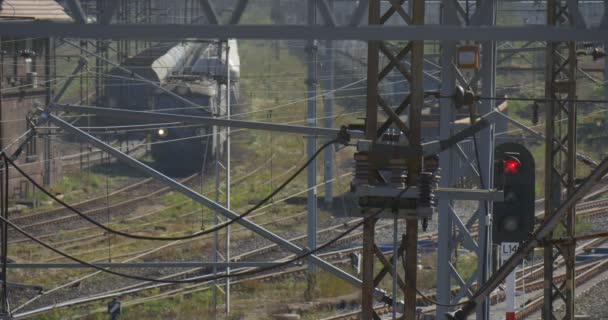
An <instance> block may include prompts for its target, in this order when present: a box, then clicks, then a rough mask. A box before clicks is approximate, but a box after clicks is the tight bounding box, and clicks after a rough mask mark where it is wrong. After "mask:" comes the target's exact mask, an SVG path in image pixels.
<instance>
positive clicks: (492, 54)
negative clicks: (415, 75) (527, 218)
mask: <svg viewBox="0 0 608 320" xmlns="http://www.w3.org/2000/svg"><path fill="white" fill-rule="evenodd" d="M466 12H467V10H465V9H464V8H462V7H461V6H460V3H459V2H457V1H453V0H445V1H443V12H442V13H441V14H442V17H443V23H444V24H446V25H449V26H462V25H463V24H464V23H470V24H471V25H485V26H493V25H494V24H495V19H496V1H495V0H490V1H483V2H481V4H480V5H479V6H477V7H476V10H475V11H474V13H472V15H471V16H468V15H467V14H466ZM457 44H458V43H457V42H454V41H444V42H442V55H441V63H442V72H441V77H442V79H441V80H442V85H441V93H442V95H443V96H450V95H453V94H454V86H455V83H456V82H458V83H459V84H460V85H461V86H463V87H465V88H468V89H470V90H473V91H476V92H477V90H478V89H479V88H480V87H481V93H482V95H483V96H495V75H496V64H497V63H496V43H495V42H494V41H484V42H481V69H480V70H478V71H476V72H475V73H474V75H473V76H472V78H471V79H470V80H469V81H467V79H465V78H464V77H463V75H462V73H461V71H460V70H458V68H457V67H456V46H457ZM494 103H495V102H494V101H483V102H482V103H479V104H478V105H477V106H476V107H477V108H478V109H479V113H482V114H485V113H487V112H490V111H491V110H494V107H495V106H494V105H493V104H494ZM440 106H441V111H440V112H441V113H440V136H441V138H444V137H449V136H451V135H452V134H453V132H452V127H451V124H452V122H453V121H454V120H455V119H454V109H455V108H454V104H453V102H452V101H450V100H445V99H444V100H442V101H440ZM493 144H494V129H493V127H490V128H487V129H485V130H483V131H482V132H481V133H480V135H479V141H478V143H477V144H476V146H475V148H479V150H477V152H478V156H479V159H478V161H479V168H478V167H477V165H476V163H475V161H474V160H473V161H472V162H471V163H470V164H469V165H471V166H472V167H473V168H474V169H475V170H474V171H475V172H477V171H479V170H481V172H477V173H478V174H479V175H480V181H483V186H480V187H481V188H488V189H489V188H491V187H492V186H493V183H492V172H493V150H494V148H493ZM460 156H461V155H459V154H458V153H457V150H449V151H447V152H443V153H442V154H441V155H440V167H441V168H443V170H442V174H441V175H442V180H441V184H440V185H441V187H451V186H453V185H454V184H455V183H456V182H457V181H456V179H455V178H456V175H455V174H454V172H456V171H458V168H456V167H455V165H454V162H456V161H455V160H456V159H458V157H460ZM474 157H475V156H474ZM491 204H492V202H489V201H480V202H479V207H478V210H477V212H475V213H474V214H473V215H472V216H471V217H470V218H468V219H467V220H462V218H461V217H459V216H458V215H457V213H456V212H455V210H454V208H453V203H452V199H440V202H439V215H438V228H439V229H438V233H439V239H438V254H437V298H438V301H439V302H440V303H441V304H444V305H450V304H455V303H457V302H458V301H460V300H461V299H462V298H463V297H470V296H471V294H472V293H471V291H470V290H471V289H470V288H471V286H472V285H473V283H474V282H477V283H478V284H482V283H485V281H486V280H487V279H488V277H489V274H490V272H491V268H490V267H491V261H492V259H491V252H492V250H491V249H492V247H491V236H490V230H491V224H490V222H491V220H490V217H491V210H492V206H491ZM475 224H477V225H478V226H479V228H478V236H477V238H475V237H474V236H473V235H472V234H471V232H470V231H469V229H470V228H471V227H472V226H473V225H475ZM457 243H462V244H463V246H464V248H466V249H468V250H470V251H472V252H474V253H475V254H476V256H477V265H478V268H477V270H476V272H475V273H474V274H472V275H471V276H470V277H469V278H468V279H464V278H463V277H462V276H461V275H460V274H459V273H458V271H457V269H456V266H455V262H456V261H455V251H456V250H457V246H456V244H457ZM453 282H455V283H456V284H457V285H458V286H459V290H458V292H457V293H456V294H455V295H454V296H452V294H451V292H452V287H451V284H452V283H453ZM449 309H450V308H449V307H447V306H438V307H437V312H436V317H437V319H445V316H444V313H445V312H446V311H448V310H449ZM488 317H489V306H488V305H487V303H485V302H484V303H482V304H480V305H479V306H478V308H477V319H488Z"/></svg>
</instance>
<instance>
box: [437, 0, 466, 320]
mask: <svg viewBox="0 0 608 320" xmlns="http://www.w3.org/2000/svg"><path fill="white" fill-rule="evenodd" d="M441 15H442V23H443V24H455V25H458V24H460V21H459V20H458V16H457V15H456V10H455V8H454V4H453V2H452V1H451V0H446V1H444V7H443V10H442V13H441ZM455 61H456V42H453V41H444V42H442V43H441V65H442V69H441V95H442V96H451V95H453V94H454V88H455V85H456V74H455V71H454V63H455ZM439 104H440V109H439V137H440V139H447V138H449V137H450V136H451V135H452V131H451V125H450V124H451V122H452V121H453V120H454V103H453V102H452V100H450V99H442V100H440V101H439ZM453 159H454V152H453V151H452V150H446V151H444V152H442V153H440V154H439V167H440V168H441V169H442V170H441V181H440V182H439V184H440V186H441V187H442V188H449V187H453V186H454V181H453V177H454V175H453V172H454V170H455V168H454V164H453ZM451 204H452V201H451V199H449V198H439V210H438V211H439V212H438V217H437V228H438V229H437V234H438V239H437V285H436V286H437V300H438V302H439V303H441V304H443V305H448V304H450V303H451V297H452V294H451V289H452V286H451V277H450V273H451V270H450V269H451V263H450V262H451V260H452V248H453V247H454V245H452V244H451V242H452V213H451ZM448 311H449V308H447V307H445V306H437V311H436V314H435V317H436V318H437V319H438V320H445V315H444V314H445V313H446V312H448Z"/></svg>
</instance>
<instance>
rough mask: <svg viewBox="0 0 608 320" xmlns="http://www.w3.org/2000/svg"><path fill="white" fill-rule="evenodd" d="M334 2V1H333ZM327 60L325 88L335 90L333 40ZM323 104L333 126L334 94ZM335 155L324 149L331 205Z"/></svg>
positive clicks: (327, 45)
mask: <svg viewBox="0 0 608 320" xmlns="http://www.w3.org/2000/svg"><path fill="white" fill-rule="evenodd" d="M332 4H333V2H332ZM325 60H327V61H328V62H327V64H328V66H327V69H329V70H328V73H329V75H328V79H327V80H325V81H323V83H324V84H325V88H324V90H325V91H326V92H331V91H333V90H334V74H335V70H334V68H335V64H334V46H333V41H332V40H328V41H326V42H325ZM323 106H324V110H323V111H324V112H323V113H324V116H325V127H326V128H332V127H333V125H334V123H333V112H334V110H333V109H334V94H333V93H329V94H327V95H325V96H324V97H323ZM333 156H334V150H333V149H332V148H327V149H325V151H323V160H324V162H325V172H324V178H325V179H324V180H325V187H324V188H325V196H324V197H323V199H324V201H325V204H326V205H328V206H329V205H331V203H332V202H333V194H334V192H333V182H332V178H333V165H334V163H333Z"/></svg>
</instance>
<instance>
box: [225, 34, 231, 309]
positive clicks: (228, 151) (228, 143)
mask: <svg viewBox="0 0 608 320" xmlns="http://www.w3.org/2000/svg"><path fill="white" fill-rule="evenodd" d="M230 67H231V65H230V45H229V44H228V41H226V119H228V120H230V117H231V115H232V103H231V97H230V95H231V91H230V86H231V79H230V71H231V69H230ZM230 135H231V129H230V127H226V209H228V210H230V195H231V188H230V184H231V181H232V180H231V173H230V170H231V164H230V158H231V156H232V155H231V152H232V147H231V137H230ZM225 245H226V253H225V259H224V260H225V261H226V262H230V226H227V227H226V244H225ZM226 273H227V274H230V267H228V268H226ZM229 315H230V278H226V317H228V316H229Z"/></svg>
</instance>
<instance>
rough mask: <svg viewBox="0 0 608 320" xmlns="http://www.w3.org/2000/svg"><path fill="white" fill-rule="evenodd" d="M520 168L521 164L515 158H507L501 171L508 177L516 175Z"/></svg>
mask: <svg viewBox="0 0 608 320" xmlns="http://www.w3.org/2000/svg"><path fill="white" fill-rule="evenodd" d="M520 168H521V162H519V160H517V159H515V158H507V159H505V161H504V162H503V165H502V169H503V172H504V173H505V174H508V175H510V176H513V175H516V174H518V173H519V169H520Z"/></svg>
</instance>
